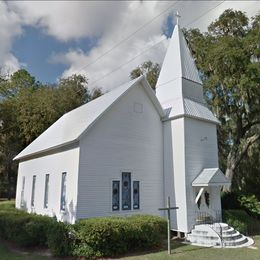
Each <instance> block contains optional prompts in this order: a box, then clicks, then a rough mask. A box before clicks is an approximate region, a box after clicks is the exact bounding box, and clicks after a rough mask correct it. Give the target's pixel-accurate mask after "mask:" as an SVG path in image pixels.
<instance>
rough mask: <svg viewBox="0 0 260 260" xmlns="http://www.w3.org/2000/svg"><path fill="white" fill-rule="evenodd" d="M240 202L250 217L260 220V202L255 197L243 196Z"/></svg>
mask: <svg viewBox="0 0 260 260" xmlns="http://www.w3.org/2000/svg"><path fill="white" fill-rule="evenodd" d="M238 200H239V202H240V204H241V206H242V207H243V208H244V209H245V210H246V211H247V213H248V214H249V215H251V216H252V217H255V218H258V219H260V201H258V199H257V198H256V196H255V195H248V196H245V195H242V196H240V197H239V199H238Z"/></svg>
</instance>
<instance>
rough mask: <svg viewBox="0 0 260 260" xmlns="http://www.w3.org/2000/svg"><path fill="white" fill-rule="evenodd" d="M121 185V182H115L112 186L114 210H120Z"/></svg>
mask: <svg viewBox="0 0 260 260" xmlns="http://www.w3.org/2000/svg"><path fill="white" fill-rule="evenodd" d="M119 185H120V181H113V184H112V210H119V199H120V198H119V197H120V195H119Z"/></svg>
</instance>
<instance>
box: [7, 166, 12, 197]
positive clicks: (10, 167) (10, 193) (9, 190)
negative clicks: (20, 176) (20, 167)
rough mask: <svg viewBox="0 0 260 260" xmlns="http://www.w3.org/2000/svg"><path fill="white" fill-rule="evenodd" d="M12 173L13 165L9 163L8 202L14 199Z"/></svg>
mask: <svg viewBox="0 0 260 260" xmlns="http://www.w3.org/2000/svg"><path fill="white" fill-rule="evenodd" d="M11 171H12V166H11V163H8V166H7V180H8V188H7V198H8V200H11V198H12V185H11V179H12V172H11Z"/></svg>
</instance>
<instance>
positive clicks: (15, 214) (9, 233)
mask: <svg viewBox="0 0 260 260" xmlns="http://www.w3.org/2000/svg"><path fill="white" fill-rule="evenodd" d="M52 222H53V220H52V219H51V218H49V217H45V216H39V215H33V214H28V213H25V212H22V211H18V210H10V209H8V210H2V209H1V210H0V235H1V237H2V238H4V239H7V240H9V241H11V242H15V243H17V244H19V245H21V246H27V247H30V246H45V245H46V241H47V229H48V226H49V225H51V224H52Z"/></svg>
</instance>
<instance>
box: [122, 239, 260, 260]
mask: <svg viewBox="0 0 260 260" xmlns="http://www.w3.org/2000/svg"><path fill="white" fill-rule="evenodd" d="M253 239H254V241H255V244H254V245H253V247H254V248H255V249H253V248H236V249H228V248H223V249H221V248H206V247H198V246H191V245H185V244H182V243H181V242H180V241H176V240H175V241H172V254H171V255H170V256H169V255H168V254H167V250H166V247H165V250H163V251H160V252H154V253H147V254H142V255H140V254H139V255H136V256H130V257H125V258H124V259H128V260H131V259H135V260H136V259H137V260H138V259H140V260H141V259H142V260H143V259H180V260H184V259H189V260H191V259H192V260H195V259H198V260H201V259H208V260H233V259H235V260H240V259H241V260H259V259H260V235H259V236H254V237H253Z"/></svg>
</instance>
